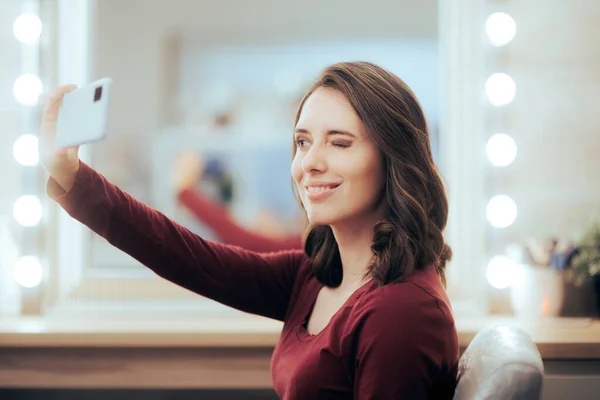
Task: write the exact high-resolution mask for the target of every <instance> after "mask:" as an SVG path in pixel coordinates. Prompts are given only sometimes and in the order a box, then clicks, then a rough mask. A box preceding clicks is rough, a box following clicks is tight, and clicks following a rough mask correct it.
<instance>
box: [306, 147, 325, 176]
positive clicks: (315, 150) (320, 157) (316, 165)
mask: <svg viewBox="0 0 600 400" xmlns="http://www.w3.org/2000/svg"><path fill="white" fill-rule="evenodd" d="M320 147H321V146H319V145H317V144H314V145H312V146H311V147H310V149H309V150H308V152H307V153H306V154H305V155H304V158H303V159H302V169H303V170H304V172H306V173H311V172H325V171H326V170H327V166H326V163H325V154H324V150H323V149H321V148H320Z"/></svg>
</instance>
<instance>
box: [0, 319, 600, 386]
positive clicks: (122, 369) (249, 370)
mask: <svg viewBox="0 0 600 400" xmlns="http://www.w3.org/2000/svg"><path fill="white" fill-rule="evenodd" d="M489 324H500V325H518V326H521V327H523V328H524V329H525V330H527V331H528V332H529V333H530V335H531V336H532V338H533V339H534V341H535V342H536V343H537V345H538V348H539V349H540V352H541V354H542V357H543V358H544V360H545V361H548V360H565V361H567V360H589V361H592V360H596V361H598V360H600V321H595V320H590V319H549V320H543V321H538V322H537V323H535V324H528V325H525V324H524V323H522V322H521V321H518V320H515V319H509V318H506V319H501V318H479V319H473V318H471V319H467V318H463V319H461V318H458V319H457V326H458V329H459V337H460V343H461V346H462V347H463V348H464V347H466V346H467V345H468V343H469V342H470V341H471V340H472V338H473V336H474V335H475V333H476V332H477V331H478V330H479V329H481V328H482V327H484V326H486V325H489ZM280 329H281V324H280V323H278V322H275V321H271V320H267V319H263V318H258V317H253V316H240V317H229V318H220V319H207V318H203V319H201V320H190V319H177V318H171V319H164V318H163V319H161V320H160V321H157V320H149V319H137V318H134V319H103V320H82V319H77V320H69V319H54V320H47V319H39V318H28V319H4V320H0V387H46V388H48V387H60V388H91V387H95V388H104V387H111V388H219V387H221V388H222V387H228V388H267V387H270V386H271V376H270V371H269V364H270V357H271V352H272V349H273V347H274V345H275V344H276V342H277V339H278V336H279V331H280Z"/></svg>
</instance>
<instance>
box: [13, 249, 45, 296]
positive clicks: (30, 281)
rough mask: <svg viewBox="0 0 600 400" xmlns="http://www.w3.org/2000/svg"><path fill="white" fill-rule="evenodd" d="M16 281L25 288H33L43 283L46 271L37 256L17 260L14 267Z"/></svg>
mask: <svg viewBox="0 0 600 400" xmlns="http://www.w3.org/2000/svg"><path fill="white" fill-rule="evenodd" d="M13 277H14V278H15V281H17V283H18V284H19V285H21V286H23V287H26V288H33V287H36V286H38V285H39V284H40V283H42V278H43V277H44V270H43V268H42V264H41V263H40V260H39V259H38V258H37V257H35V256H24V257H21V258H19V259H18V260H17V262H16V263H15V265H14V267H13Z"/></svg>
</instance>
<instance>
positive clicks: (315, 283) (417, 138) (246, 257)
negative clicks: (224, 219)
mask: <svg viewBox="0 0 600 400" xmlns="http://www.w3.org/2000/svg"><path fill="white" fill-rule="evenodd" d="M72 89H73V86H63V87H59V88H58V89H57V91H56V93H55V95H54V96H53V97H52V101H50V102H49V103H48V104H47V105H46V108H45V111H44V113H43V118H42V124H41V139H40V142H41V143H42V145H41V152H40V153H41V154H42V155H43V157H42V159H43V164H44V166H45V167H46V169H47V170H48V172H49V173H50V175H51V178H50V180H49V182H48V193H49V195H50V197H51V198H53V199H54V200H56V201H57V203H58V204H59V205H60V206H61V207H63V208H64V209H65V211H66V212H67V213H68V214H69V215H71V216H72V217H73V218H75V219H77V220H79V221H80V222H82V223H83V224H84V225H86V226H88V227H89V228H90V229H91V230H92V231H94V232H96V233H97V234H98V235H100V236H102V237H103V238H104V239H106V240H107V241H108V242H109V243H111V244H112V245H113V246H115V247H116V248H118V249H120V250H121V251H123V252H125V253H127V254H129V255H130V256H131V257H133V258H135V259H136V260H138V261H139V262H140V263H142V264H143V265H145V266H147V267H148V268H149V269H150V270H152V271H153V272H155V273H156V274H157V275H159V276H161V277H162V278H164V279H166V280H169V281H171V282H173V283H175V284H177V285H179V286H181V287H184V288H186V289H188V290H190V291H192V292H194V293H197V294H200V295H202V296H204V297H207V298H209V299H212V300H214V301H217V302H220V303H222V304H223V305H226V306H229V307H232V308H235V309H237V310H240V311H243V312H247V313H251V314H256V315H259V316H263V317H268V318H272V319H275V320H279V321H283V322H284V328H283V331H282V334H281V337H280V340H279V345H278V346H277V347H276V349H275V352H274V354H273V362H272V373H273V380H274V386H275V390H276V391H277V393H278V394H279V395H280V396H281V397H282V398H284V399H290V400H293V399H304V398H318V397H321V396H327V397H331V396H334V397H336V398H348V399H350V398H357V397H358V398H365V399H366V398H398V397H406V398H411V399H421V398H422V399H424V398H430V397H434V398H437V399H451V398H452V396H453V393H454V388H455V385H456V377H457V369H458V357H459V346H458V336H457V331H456V327H455V324H454V318H453V315H452V310H451V306H450V301H449V299H448V296H447V295H446V292H445V290H444V284H443V280H444V268H445V264H446V261H447V259H448V258H449V255H450V252H449V247H448V246H447V245H446V244H445V243H444V239H443V236H442V231H443V229H444V227H445V224H446V219H447V202H446V197H445V193H444V188H443V186H442V184H441V181H440V177H439V175H438V173H437V169H436V168H435V165H434V164H433V157H432V155H431V148H430V142H429V137H428V135H427V127H426V124H425V119H424V116H423V112H422V110H421V108H420V106H419V104H418V102H417V100H416V98H415V97H414V95H413V93H412V91H411V90H410V89H409V88H408V86H407V85H406V84H405V83H404V82H403V81H401V80H400V79H399V78H398V77H396V76H395V75H393V74H392V73H390V72H388V71H387V70H385V69H383V68H381V67H378V66H376V65H374V64H371V63H366V62H344V63H339V64H335V65H332V66H330V67H328V68H326V69H325V70H324V71H323V72H322V74H321V76H320V78H319V79H318V80H317V82H316V83H315V85H314V86H313V87H312V88H311V89H310V90H309V91H308V93H307V94H306V96H305V97H304V99H303V101H302V102H301V105H300V109H299V111H298V116H297V118H296V126H297V127H298V129H299V131H300V132H303V133H300V135H301V136H299V134H298V132H297V133H296V137H295V142H297V145H296V151H295V156H294V160H293V162H292V176H293V178H294V181H295V182H296V187H297V189H298V192H299V195H300V198H301V201H302V205H303V206H304V209H305V211H306V215H307V217H308V219H309V221H310V222H311V227H310V228H309V234H308V236H307V239H306V243H305V251H304V252H303V251H300V250H290V251H281V252H276V253H268V254H264V253H257V252H253V251H249V250H244V249H241V248H239V247H236V246H231V245H224V244H219V243H215V242H211V241H208V240H205V239H203V238H201V237H200V236H198V235H196V234H194V233H192V232H191V231H189V230H188V229H186V228H184V227H182V226H181V225H179V224H177V223H176V222H174V221H172V220H171V219H169V218H167V217H166V216H164V215H163V214H161V213H159V212H158V211H156V210H153V209H151V208H150V207H148V206H146V205H145V204H143V203H141V202H139V201H137V200H135V199H134V198H133V197H131V196H129V195H128V194H126V193H124V192H123V191H121V189H119V188H118V187H117V186H116V185H114V184H111V183H110V182H108V181H107V180H106V179H105V178H104V177H103V176H102V175H100V174H99V173H97V172H96V171H94V170H93V169H92V168H91V167H89V166H88V165H87V164H85V163H83V162H81V161H79V159H78V158H77V156H78V154H77V152H78V149H77V148H69V149H62V150H61V151H57V150H56V148H55V145H54V135H55V124H54V123H53V122H54V121H56V119H57V117H58V113H59V105H60V102H61V101H62V97H63V96H64V94H65V93H67V92H68V91H70V90H72ZM383 110H385V111H383ZM333 131H338V132H335V133H334V132H333ZM342 131H343V132H352V133H351V135H352V137H353V138H349V137H348V136H349V135H348V134H340V132H342ZM340 137H344V142H343V145H344V146H341V147H340V146H339V144H340V142H339V140H340ZM323 185H327V187H326V191H321V190H323V189H316V187H317V186H318V187H324V186H323ZM315 190H316V191H315ZM325 194H327V195H325ZM316 195H318V196H316Z"/></svg>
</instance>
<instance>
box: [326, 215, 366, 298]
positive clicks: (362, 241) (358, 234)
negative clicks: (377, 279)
mask: <svg viewBox="0 0 600 400" xmlns="http://www.w3.org/2000/svg"><path fill="white" fill-rule="evenodd" d="M374 226H375V222H373V223H362V224H348V225H345V226H332V227H331V229H332V231H333V235H334V236H335V240H336V242H337V245H338V249H339V251H340V258H341V261H342V272H343V279H342V283H341V285H340V286H339V289H340V290H353V289H356V288H358V287H359V286H362V284H364V283H365V282H367V281H368V280H369V277H368V276H367V270H368V267H369V265H370V263H371V261H372V259H373V252H372V251H371V244H372V243H373V227H374Z"/></svg>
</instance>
